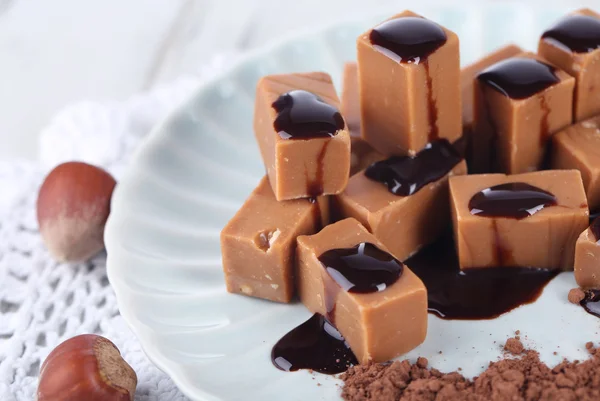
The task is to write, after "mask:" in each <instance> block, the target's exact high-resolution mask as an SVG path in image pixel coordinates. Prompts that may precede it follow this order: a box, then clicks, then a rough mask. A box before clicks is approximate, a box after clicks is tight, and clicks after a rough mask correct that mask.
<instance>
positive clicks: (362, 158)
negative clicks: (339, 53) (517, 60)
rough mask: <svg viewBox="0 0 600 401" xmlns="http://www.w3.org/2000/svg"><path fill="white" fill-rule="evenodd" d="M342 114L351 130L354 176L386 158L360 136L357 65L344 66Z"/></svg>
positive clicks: (351, 161)
mask: <svg viewBox="0 0 600 401" xmlns="http://www.w3.org/2000/svg"><path fill="white" fill-rule="evenodd" d="M342 114H343V115H344V118H345V119H346V124H348V129H349V130H350V141H351V142H350V143H351V145H350V151H351V156H350V175H351V176H352V175H354V174H356V173H358V172H359V171H361V170H363V169H365V168H366V167H367V166H369V165H371V164H372V163H375V162H376V161H379V160H382V159H384V158H385V157H384V156H383V155H382V154H381V153H379V152H377V151H376V150H375V149H373V148H372V147H371V145H369V144H368V143H367V141H365V140H364V139H362V137H361V136H360V95H359V93H358V66H357V65H356V63H353V62H348V63H346V64H344V77H343V86H342Z"/></svg>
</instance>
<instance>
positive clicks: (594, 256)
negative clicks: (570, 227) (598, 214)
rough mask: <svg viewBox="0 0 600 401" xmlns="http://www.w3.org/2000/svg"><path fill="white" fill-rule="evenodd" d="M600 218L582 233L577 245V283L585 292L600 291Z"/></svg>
mask: <svg viewBox="0 0 600 401" xmlns="http://www.w3.org/2000/svg"><path fill="white" fill-rule="evenodd" d="M598 241H600V218H596V219H595V220H594V222H593V223H592V225H590V227H589V228H588V229H586V230H585V231H584V232H582V233H581V235H580V236H579V238H578V239H577V244H576V245H575V281H577V285H579V286H580V287H581V288H583V289H584V290H590V289H600V243H599V242H598Z"/></svg>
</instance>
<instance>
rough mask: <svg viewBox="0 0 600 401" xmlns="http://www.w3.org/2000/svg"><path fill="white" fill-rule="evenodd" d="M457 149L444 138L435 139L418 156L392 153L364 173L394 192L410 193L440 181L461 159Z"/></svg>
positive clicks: (396, 193) (401, 194) (395, 193)
mask: <svg viewBox="0 0 600 401" xmlns="http://www.w3.org/2000/svg"><path fill="white" fill-rule="evenodd" d="M461 160H462V159H461V156H460V155H459V154H458V152H457V151H456V149H455V148H454V147H453V146H452V145H451V144H450V143H449V142H448V141H447V140H445V139H441V140H438V141H435V142H432V143H430V144H428V145H427V147H426V148H425V149H423V150H422V151H420V152H419V153H417V155H416V156H414V157H410V156H393V157H390V158H389V159H386V160H382V161H379V162H376V163H373V164H372V165H371V166H369V167H368V168H367V169H366V170H365V175H366V176H367V178H370V179H372V180H374V181H378V182H381V183H382V184H385V185H387V187H388V189H389V191H390V192H391V193H393V194H394V195H399V196H408V195H412V194H414V193H416V192H417V191H418V190H420V189H421V188H423V187H424V186H425V185H427V184H429V183H431V182H434V181H437V180H439V179H440V178H442V177H443V176H445V175H446V174H448V172H449V171H450V170H452V168H454V166H456V165H457V164H458V163H460V161H461Z"/></svg>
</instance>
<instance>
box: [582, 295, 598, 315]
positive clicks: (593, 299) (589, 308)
mask: <svg viewBox="0 0 600 401" xmlns="http://www.w3.org/2000/svg"><path fill="white" fill-rule="evenodd" d="M579 304H580V305H581V306H582V307H583V309H585V311H586V312H587V313H589V314H590V315H594V316H596V317H600V290H588V291H586V292H585V298H583V300H582V301H581V302H580V303H579Z"/></svg>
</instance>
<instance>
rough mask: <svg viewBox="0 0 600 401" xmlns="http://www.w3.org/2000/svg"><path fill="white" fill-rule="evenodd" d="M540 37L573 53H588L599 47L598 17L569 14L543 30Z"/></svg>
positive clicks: (599, 25) (599, 22) (599, 20)
mask: <svg viewBox="0 0 600 401" xmlns="http://www.w3.org/2000/svg"><path fill="white" fill-rule="evenodd" d="M542 38H543V39H545V40H546V41H549V42H551V43H554V44H557V45H559V46H562V47H566V48H567V49H568V50H570V51H572V52H574V53H588V52H591V51H594V50H595V49H598V48H600V19H598V18H596V17H592V16H590V15H569V16H566V17H564V18H563V19H561V20H560V21H559V22H558V23H557V24H556V25H554V26H553V27H552V28H550V29H549V30H547V31H546V32H544V34H543V35H542Z"/></svg>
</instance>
